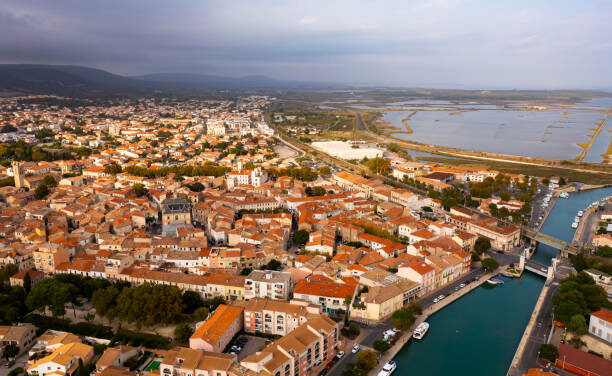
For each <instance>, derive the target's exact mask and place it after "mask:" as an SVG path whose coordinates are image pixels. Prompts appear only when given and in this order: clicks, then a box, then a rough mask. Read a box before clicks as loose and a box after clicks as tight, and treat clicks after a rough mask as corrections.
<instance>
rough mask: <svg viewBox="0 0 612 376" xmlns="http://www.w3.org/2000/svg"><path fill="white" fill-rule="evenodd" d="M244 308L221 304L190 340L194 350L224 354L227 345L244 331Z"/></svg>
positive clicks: (190, 345)
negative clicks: (237, 334)
mask: <svg viewBox="0 0 612 376" xmlns="http://www.w3.org/2000/svg"><path fill="white" fill-rule="evenodd" d="M243 311H244V308H243V307H236V306H229V305H225V304H221V305H220V306H219V307H217V309H216V310H215V312H214V313H213V314H212V316H210V317H209V318H208V320H206V321H204V322H203V323H202V324H201V325H200V326H199V327H198V328H197V329H196V331H195V333H193V335H192V336H191V338H189V347H190V348H192V349H198V350H206V351H212V352H218V353H220V352H223V350H224V349H225V347H226V346H227V344H228V343H229V342H230V341H231V340H232V338H234V336H235V335H236V333H238V332H239V331H240V330H241V329H242V324H243V322H244V319H243Z"/></svg>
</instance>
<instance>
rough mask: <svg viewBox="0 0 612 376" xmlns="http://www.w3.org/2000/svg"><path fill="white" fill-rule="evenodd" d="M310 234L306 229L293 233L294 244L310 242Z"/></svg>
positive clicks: (299, 244)
mask: <svg viewBox="0 0 612 376" xmlns="http://www.w3.org/2000/svg"><path fill="white" fill-rule="evenodd" d="M308 238H309V234H308V231H306V230H297V231H296V232H295V233H294V234H293V244H295V245H298V246H302V245H304V244H306V242H308Z"/></svg>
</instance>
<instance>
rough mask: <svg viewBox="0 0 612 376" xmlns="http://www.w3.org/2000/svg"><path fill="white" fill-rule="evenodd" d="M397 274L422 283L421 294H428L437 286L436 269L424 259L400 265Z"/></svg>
mask: <svg viewBox="0 0 612 376" xmlns="http://www.w3.org/2000/svg"><path fill="white" fill-rule="evenodd" d="M397 275H398V276H399V277H402V278H406V279H408V280H411V281H414V282H416V283H418V284H420V285H421V290H420V292H419V296H423V295H427V294H429V293H430V292H431V291H433V290H434V288H435V283H436V277H435V276H436V270H435V268H434V267H433V266H431V265H429V264H427V263H426V262H424V261H411V262H409V263H406V264H403V265H400V267H399V268H398V269H397Z"/></svg>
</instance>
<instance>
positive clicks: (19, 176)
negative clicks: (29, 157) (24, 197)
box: [11, 161, 25, 188]
mask: <svg viewBox="0 0 612 376" xmlns="http://www.w3.org/2000/svg"><path fill="white" fill-rule="evenodd" d="M11 165H12V166H13V177H14V178H15V187H17V188H21V187H24V186H25V183H24V181H23V177H24V176H23V175H24V174H23V162H17V161H13V162H12V163H11Z"/></svg>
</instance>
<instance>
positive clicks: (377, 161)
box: [362, 157, 391, 175]
mask: <svg viewBox="0 0 612 376" xmlns="http://www.w3.org/2000/svg"><path fill="white" fill-rule="evenodd" d="M362 163H363V164H364V165H365V166H366V167H367V168H369V169H370V171H372V172H373V173H375V174H379V175H380V174H386V173H387V172H389V169H390V168H391V162H390V161H389V160H388V159H385V158H381V157H376V158H373V159H370V160H366V161H363V162H362Z"/></svg>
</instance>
